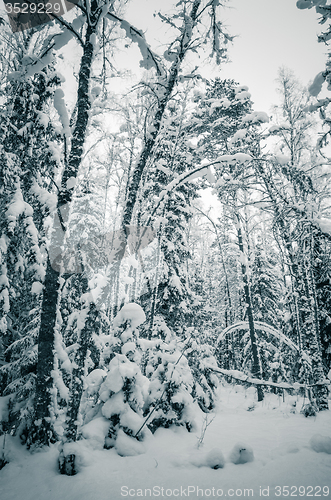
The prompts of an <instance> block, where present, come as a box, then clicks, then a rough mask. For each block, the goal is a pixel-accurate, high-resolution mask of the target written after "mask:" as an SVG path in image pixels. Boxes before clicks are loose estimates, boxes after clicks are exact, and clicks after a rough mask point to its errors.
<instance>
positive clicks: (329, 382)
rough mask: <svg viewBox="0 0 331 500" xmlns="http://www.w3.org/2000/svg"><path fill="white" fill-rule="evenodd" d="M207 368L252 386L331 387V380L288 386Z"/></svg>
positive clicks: (289, 386)
mask: <svg viewBox="0 0 331 500" xmlns="http://www.w3.org/2000/svg"><path fill="white" fill-rule="evenodd" d="M205 368H207V369H208V370H212V371H213V372H215V373H220V374H221V375H225V376H226V377H231V378H233V379H234V380H239V381H240V382H245V383H248V384H252V385H266V386H270V387H279V388H280V389H294V390H297V389H301V388H306V387H315V386H317V385H331V380H328V379H325V380H320V381H319V382H316V383H315V384H299V382H295V383H294V384H288V383H287V382H281V383H277V382H269V381H268V382H267V381H266V380H260V379H258V378H253V377H249V376H248V375H246V374H245V373H243V372H240V371H238V370H226V369H225V368H216V367H215V366H212V365H208V364H207V365H205Z"/></svg>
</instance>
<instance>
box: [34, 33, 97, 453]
mask: <svg viewBox="0 0 331 500" xmlns="http://www.w3.org/2000/svg"><path fill="white" fill-rule="evenodd" d="M95 31H96V28H95V26H90V25H89V26H88V28H87V32H86V37H85V43H84V47H83V56H82V59H81V65H80V71H79V80H78V101H77V120H76V124H75V128H74V131H73V136H72V141H71V150H70V154H69V158H68V162H67V164H66V165H65V167H64V171H63V174H62V179H61V189H60V191H59V194H58V201H57V218H58V224H59V227H58V228H57V230H56V231H55V233H56V234H55V237H56V238H57V240H58V241H56V242H54V241H53V240H54V238H53V240H52V241H51V243H50V253H49V254H48V257H47V267H46V275H45V283H44V293H43V301H42V308H41V323H40V329H39V336H38V362H37V382H36V397H35V422H34V425H33V427H32V429H31V432H30V436H29V438H28V441H29V444H30V445H31V444H33V445H35V446H43V445H49V444H50V442H51V441H52V439H53V438H54V431H53V429H52V423H51V422H52V410H51V407H52V397H51V388H52V384H53V382H52V370H53V368H54V354H53V350H54V327H55V322H56V312H57V300H58V293H59V288H60V280H59V277H60V272H61V266H59V265H58V262H55V260H54V261H51V258H52V257H51V256H50V255H54V253H52V252H54V246H55V247H56V248H58V249H59V255H58V257H59V258H60V262H61V250H60V247H61V242H63V240H64V235H65V231H66V223H67V217H68V214H69V210H68V207H69V204H70V202H71V200H72V196H73V190H74V188H73V187H68V185H67V181H68V180H69V179H71V178H73V179H76V177H77V174H78V169H79V167H80V164H81V160H82V155H83V148H84V143H85V137H86V130H87V124H88V116H89V115H88V113H89V109H90V99H89V83H90V73H91V64H92V59H93V43H92V42H91V36H92V34H93V33H95ZM54 243H55V244H54Z"/></svg>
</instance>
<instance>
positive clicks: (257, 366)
mask: <svg viewBox="0 0 331 500" xmlns="http://www.w3.org/2000/svg"><path fill="white" fill-rule="evenodd" d="M235 217H236V225H237V234H238V246H239V250H240V255H241V274H242V279H243V282H244V293H245V300H246V312H247V317H248V324H249V335H250V339H251V346H252V354H253V366H252V375H253V377H255V378H258V379H260V380H261V379H262V373H261V363H260V359H259V353H258V348H257V342H256V333H255V326H254V317H253V308H252V300H251V293H250V287H249V282H248V276H247V266H246V264H245V257H246V256H245V252H244V243H243V237H242V231H241V227H240V218H239V215H238V214H235ZM257 400H258V401H263V389H262V386H261V385H257Z"/></svg>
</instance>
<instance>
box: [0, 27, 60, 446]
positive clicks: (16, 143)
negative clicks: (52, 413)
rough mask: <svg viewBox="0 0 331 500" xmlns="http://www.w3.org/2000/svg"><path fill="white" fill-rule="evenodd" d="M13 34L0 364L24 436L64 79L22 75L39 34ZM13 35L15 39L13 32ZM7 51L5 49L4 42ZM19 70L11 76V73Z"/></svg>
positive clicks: (16, 428) (15, 428) (5, 110)
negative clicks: (55, 106)
mask: <svg viewBox="0 0 331 500" xmlns="http://www.w3.org/2000/svg"><path fill="white" fill-rule="evenodd" d="M34 34H35V33H34V31H33V30H32V31H31V32H30V33H29V35H28V36H26V37H24V36H21V35H17V36H16V37H15V38H14V37H13V36H12V46H13V47H14V48H15V51H14V53H13V54H12V55H11V58H9V60H8V61H7V65H8V66H7V71H8V78H7V82H6V87H5V88H4V93H3V103H2V109H1V115H0V120H1V122H2V127H1V133H0V138H1V144H2V145H1V156H2V161H1V165H0V177H1V181H2V182H1V190H2V193H1V194H2V204H1V205H2V206H1V214H2V217H1V221H2V222H1V226H0V230H1V235H0V238H1V242H2V244H1V258H0V260H1V264H0V265H1V267H2V277H3V279H2V292H1V295H2V298H3V299H4V300H3V301H1V302H2V304H1V306H2V307H1V309H2V311H1V312H2V314H1V316H2V317H1V331H2V335H3V344H4V347H5V348H6V351H5V359H6V361H7V363H6V364H5V365H4V366H3V367H2V370H1V378H2V387H3V391H4V394H10V412H9V420H10V422H9V428H10V430H11V432H12V433H16V432H19V433H20V434H21V436H22V438H23V439H26V436H27V434H28V429H29V428H31V426H32V420H33V397H34V390H35V378H36V363H37V346H36V340H37V334H38V328H39V322H40V300H41V292H42V282H43V278H44V267H43V261H44V257H43V255H42V248H41V247H42V245H43V244H44V241H45V226H44V219H45V217H46V216H47V215H48V214H49V212H50V210H51V209H52V208H53V207H54V197H53V194H52V191H53V185H52V179H53V176H54V175H55V174H56V172H57V167H58V164H57V161H56V159H55V156H56V152H57V146H58V142H59V141H58V136H57V134H56V131H55V127H54V125H53V123H52V121H51V119H50V117H49V113H50V104H51V101H52V99H53V95H54V92H55V91H56V87H57V86H58V85H59V83H60V77H59V76H58V75H57V73H56V71H55V70H54V66H53V65H48V66H45V68H44V69H43V70H42V71H40V72H39V73H37V74H36V75H34V76H32V77H27V76H26V75H25V63H26V60H27V59H28V55H27V54H28V53H29V52H30V50H35V51H36V53H38V52H39V50H40V47H41V44H42V37H41V38H39V39H38V38H36V37H34ZM8 36H10V35H9V34H8ZM1 48H2V46H1ZM12 69H16V72H14V73H10V70H12Z"/></svg>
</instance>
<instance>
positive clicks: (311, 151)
mask: <svg viewBox="0 0 331 500" xmlns="http://www.w3.org/2000/svg"><path fill="white" fill-rule="evenodd" d="M297 6H298V8H300V9H303V8H312V7H314V8H315V9H316V10H317V12H318V13H319V14H320V16H321V21H322V23H325V22H328V20H329V19H330V17H331V6H329V5H328V3H327V2H326V1H313V0H299V1H298V2H297ZM129 8H130V2H127V1H124V0H113V1H108V2H103V1H101V0H93V1H92V2H91V3H90V2H88V1H87V0H86V1H83V2H80V3H78V5H77V7H76V8H75V9H73V10H72V12H71V13H70V16H71V18H70V20H65V19H64V18H61V17H59V18H56V19H55V20H54V22H52V23H48V24H46V25H42V26H39V27H36V28H29V27H27V28H26V29H24V30H22V31H18V32H16V33H13V32H12V31H11V29H10V26H9V25H8V24H7V22H6V21H5V19H4V18H0V24H1V26H0V28H1V33H0V65H1V74H2V75H3V76H4V78H2V80H1V85H0V192H1V199H0V209H1V217H0V233H1V234H0V268H1V273H0V312H1V316H0V332H1V335H0V396H1V402H2V403H1V408H2V413H1V414H0V416H1V415H2V417H1V418H2V421H1V426H2V427H0V429H1V433H3V434H4V433H5V434H11V435H19V436H20V438H21V440H22V442H23V443H24V444H26V445H27V446H28V448H31V449H35V448H36V447H41V446H45V445H46V446H48V445H49V444H51V443H53V442H56V441H60V442H61V449H60V457H59V467H60V471H61V472H62V473H65V474H69V475H70V474H74V473H75V472H76V471H75V451H74V450H75V448H74V447H73V443H75V442H76V440H79V439H80V438H81V427H82V425H83V424H87V423H88V422H90V421H92V420H93V419H95V418H98V417H99V416H100V415H102V416H103V417H104V418H105V419H107V421H108V427H107V431H106V438H105V447H106V448H112V447H116V442H117V441H118V440H122V439H123V436H124V438H128V439H130V440H131V441H130V442H131V443H134V442H136V441H143V440H144V437H145V434H146V432H152V433H153V432H155V430H156V429H158V428H159V427H162V426H163V427H169V426H170V425H179V426H184V427H186V428H187V430H188V431H190V430H191V429H192V427H193V423H192V414H193V413H192V411H191V410H190V409H191V408H192V407H193V406H194V405H198V407H199V408H200V410H201V412H204V413H206V414H208V412H211V411H212V410H213V408H214V405H215V389H216V387H217V385H218V383H219V376H220V375H222V376H223V377H226V379H227V380H236V381H238V380H239V381H240V380H241V381H242V382H243V383H250V384H252V385H253V386H254V387H256V389H257V395H258V400H259V401H262V400H263V398H264V394H265V393H266V392H274V393H282V392H283V391H284V389H286V390H288V391H289V392H291V391H292V392H293V391H300V392H301V394H303V395H304V396H305V397H306V399H307V404H306V405H305V406H304V408H303V412H304V414H305V415H314V414H316V413H317V412H318V411H322V410H327V409H328V385H329V381H328V380H327V375H328V373H329V370H330V364H331V205H330V188H331V185H330V176H331V167H330V160H329V157H328V153H329V146H328V144H329V134H330V123H331V122H330V115H329V109H328V106H329V102H330V99H329V98H328V97H325V98H323V99H319V98H318V96H319V93H320V91H321V88H322V85H323V84H324V83H326V84H327V85H328V86H329V87H330V85H331V83H330V82H331V70H330V67H329V65H328V64H329V63H327V66H326V69H325V71H323V72H322V73H320V74H319V75H317V77H316V78H315V80H314V81H313V83H312V84H311V86H310V87H309V89H305V88H303V87H302V86H301V84H300V83H299V82H298V81H297V80H296V78H295V75H293V73H292V72H291V71H290V70H289V69H287V68H281V69H280V70H279V77H278V91H279V102H278V103H275V106H274V110H273V113H272V116H268V115H267V114H266V113H265V112H264V111H259V110H255V109H254V107H253V104H252V100H251V95H250V93H249V91H248V90H249V89H248V88H247V87H246V86H245V85H244V83H245V82H235V81H233V80H231V79H226V80H223V79H222V78H221V76H220V77H217V78H215V79H208V80H207V79H205V78H204V77H203V75H201V74H200V72H199V61H202V60H205V58H206V57H207V58H214V60H215V61H216V62H217V64H220V65H221V66H222V64H224V63H225V62H226V57H227V51H226V49H227V45H228V44H229V43H231V41H232V37H231V35H230V34H228V33H227V32H226V31H225V30H224V28H223V25H222V23H221V17H222V2H220V1H218V0H211V1H207V0H181V1H179V2H178V3H177V4H176V5H173V8H172V10H171V11H170V12H169V13H168V14H166V13H161V12H160V13H159V17H160V18H161V19H162V21H163V22H164V23H165V24H166V25H167V26H168V28H169V33H171V36H172V39H171V41H170V42H169V43H168V45H167V48H166V50H165V51H164V53H163V54H162V55H160V54H156V53H154V52H153V50H152V48H151V47H150V46H149V45H148V43H147V42H146V40H145V37H144V35H143V33H142V32H141V31H139V27H138V28H136V27H133V26H132V25H130V24H129V23H128V22H127V21H125V10H126V9H129ZM66 19H67V18H66ZM68 19H69V18H68ZM329 38H330V28H328V30H327V31H326V32H325V33H323V34H321V35H320V37H319V41H320V42H327V41H328V40H329ZM128 44H137V45H138V47H139V49H140V52H141V62H140V64H141V66H142V68H143V75H142V79H141V81H140V83H139V84H135V85H134V86H133V87H132V88H131V89H130V90H129V91H127V90H125V91H123V92H121V90H116V92H114V91H112V88H113V87H112V86H113V82H114V80H116V81H117V82H118V81H121V79H122V81H123V88H125V89H126V88H127V85H128V78H130V75H129V71H119V70H118V69H116V64H115V60H116V57H118V53H120V51H124V50H125V49H126V46H127V45H128ZM72 47H75V51H76V52H75V53H77V54H78V53H79V54H80V55H79V57H80V59H79V61H80V62H79V71H78V73H77V74H75V75H74V86H73V88H74V91H75V98H74V100H73V101H72V102H71V101H70V99H67V98H66V95H65V93H64V92H63V89H62V87H63V88H64V85H65V78H64V77H63V75H62V74H61V68H65V67H66V65H67V64H69V65H70V50H69V48H72ZM78 49H79V51H78ZM71 57H72V56H71ZM188 68H189V70H188ZM220 74H221V72H220ZM119 79H120V80H119ZM209 200H213V202H212V203H209ZM132 446H133V445H132ZM4 462H5V460H4V458H3V459H2V464H3V465H4Z"/></svg>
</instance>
